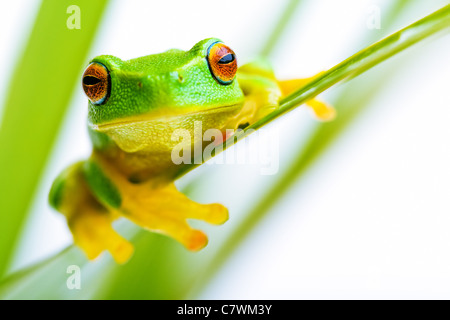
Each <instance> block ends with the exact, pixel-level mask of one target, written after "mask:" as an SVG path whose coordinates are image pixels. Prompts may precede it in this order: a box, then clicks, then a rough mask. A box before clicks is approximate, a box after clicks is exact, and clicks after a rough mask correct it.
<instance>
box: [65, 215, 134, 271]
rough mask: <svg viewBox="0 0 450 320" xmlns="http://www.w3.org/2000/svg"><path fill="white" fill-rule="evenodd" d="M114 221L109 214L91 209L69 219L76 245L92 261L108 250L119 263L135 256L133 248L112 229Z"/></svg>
mask: <svg viewBox="0 0 450 320" xmlns="http://www.w3.org/2000/svg"><path fill="white" fill-rule="evenodd" d="M112 220H113V219H111V214H110V213H109V212H106V211H104V212H101V211H98V210H92V209H91V208H87V210H83V211H80V213H79V214H75V215H73V216H72V217H71V218H70V219H68V224H69V228H70V231H71V232H72V235H73V239H74V242H75V244H77V245H78V246H79V247H80V248H81V249H82V250H83V251H84V252H85V253H86V256H87V257H88V258H89V259H90V260H92V259H95V258H96V257H98V256H99V255H100V254H101V253H102V252H103V251H104V250H108V251H109V252H110V253H111V255H112V257H113V258H114V260H115V261H116V262H117V263H125V262H127V261H128V260H129V259H130V257H131V255H132V254H133V250H134V249H133V246H132V245H131V243H129V242H128V241H127V240H125V239H124V238H122V237H121V236H120V235H119V234H118V233H117V232H116V231H115V230H114V229H113V228H112V225H111V223H112Z"/></svg>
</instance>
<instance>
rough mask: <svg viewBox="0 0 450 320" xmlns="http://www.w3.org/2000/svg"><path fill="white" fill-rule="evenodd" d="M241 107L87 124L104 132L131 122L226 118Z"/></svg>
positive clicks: (236, 105)
mask: <svg viewBox="0 0 450 320" xmlns="http://www.w3.org/2000/svg"><path fill="white" fill-rule="evenodd" d="M241 108H242V103H239V104H233V105H228V106H220V107H216V108H211V109H207V110H200V111H199V110H196V111H187V112H184V113H175V112H174V113H168V112H167V111H165V112H161V113H157V112H151V113H148V114H143V115H138V116H131V117H125V118H122V119H120V120H113V121H109V122H104V123H101V124H92V123H90V124H89V126H90V127H91V129H93V130H96V131H100V132H105V131H109V130H111V129H115V128H120V127H128V126H130V125H133V124H139V123H146V122H155V123H166V124H170V123H180V124H182V123H184V122H187V121H189V119H196V121H203V120H209V118H211V117H222V118H228V117H229V116H233V113H237V112H238V111H239V110H240V109H241ZM217 129H221V128H217Z"/></svg>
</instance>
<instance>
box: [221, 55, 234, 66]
mask: <svg viewBox="0 0 450 320" xmlns="http://www.w3.org/2000/svg"><path fill="white" fill-rule="evenodd" d="M233 61H234V54H232V53H229V54H227V55H224V56H223V57H222V59H220V60H219V63H220V64H227V63H230V62H233Z"/></svg>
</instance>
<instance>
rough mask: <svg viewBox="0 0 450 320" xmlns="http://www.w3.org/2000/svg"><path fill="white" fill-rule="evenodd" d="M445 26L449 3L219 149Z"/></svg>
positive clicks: (448, 24) (284, 102) (370, 49)
mask: <svg viewBox="0 0 450 320" xmlns="http://www.w3.org/2000/svg"><path fill="white" fill-rule="evenodd" d="M448 29H450V5H447V6H445V7H443V8H441V9H440V10H438V11H436V12H434V13H432V14H430V15H428V16H426V17H425V18H423V19H421V20H419V21H417V22H415V23H413V24H411V25H409V26H408V27H406V28H404V29H402V30H400V31H397V32H395V33H394V34H392V35H390V36H388V37H386V38H384V39H383V40H380V41H378V42H376V43H375V44H373V45H371V46H369V47H368V48H365V49H363V50H361V51H359V52H358V53H356V54H354V55H353V56H351V57H350V58H348V59H346V60H344V61H343V62H341V63H339V64H338V65H336V66H334V67H333V68H331V69H329V70H328V71H325V72H324V73H322V74H321V75H320V76H318V77H317V78H315V79H314V80H312V81H311V82H309V83H308V84H306V85H305V86H304V87H302V88H300V89H299V90H297V91H296V92H294V93H292V94H291V95H289V96H287V97H286V98H284V99H283V100H282V101H281V102H280V107H279V108H278V109H277V110H275V111H273V112H272V113H270V114H268V115H267V116H266V117H264V118H262V119H261V120H259V121H257V122H256V123H254V124H252V125H251V126H249V127H247V129H246V130H240V131H237V132H236V133H235V134H234V135H233V136H231V137H230V138H228V140H227V141H225V142H224V143H223V146H222V150H225V149H226V148H227V147H229V146H231V145H233V144H234V143H236V142H237V141H240V140H242V139H243V138H245V137H246V136H248V135H249V134H250V133H252V132H254V130H257V129H259V128H261V127H263V126H264V125H266V124H268V123H269V122H271V121H273V120H275V119H276V118H278V117H280V116H282V115H283V114H285V113H287V112H289V111H291V110H292V109H294V108H296V107H298V106H300V105H302V104H303V103H305V102H306V101H308V100H311V99H312V98H314V97H315V96H317V95H318V94H320V93H322V92H323V91H325V90H326V89H328V88H330V87H331V86H333V85H335V84H337V83H339V82H341V81H344V80H349V79H352V78H354V77H356V76H358V75H359V74H361V73H363V72H365V71H367V70H369V69H370V68H372V67H374V66H375V65H377V64H379V63H380V62H382V61H384V60H386V59H388V58H390V57H392V56H393V55H395V54H396V53H398V52H400V51H402V50H404V49H406V48H408V47H410V46H412V45H413V44H415V43H417V42H419V41H420V40H423V39H425V38H428V37H430V36H431V35H434V34H436V33H438V32H443V31H444V30H448ZM230 141H231V143H230ZM207 160H209V158H206V159H203V161H207ZM194 163H197V161H194ZM197 166H199V165H198V164H191V165H187V166H185V167H183V168H182V169H180V171H178V172H177V173H176V176H175V178H180V177H181V176H183V175H184V174H186V173H187V172H189V171H191V170H192V169H194V168H196V167H197Z"/></svg>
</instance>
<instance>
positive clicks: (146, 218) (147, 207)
mask: <svg viewBox="0 0 450 320" xmlns="http://www.w3.org/2000/svg"><path fill="white" fill-rule="evenodd" d="M85 172H86V173H85V174H86V179H87V181H88V184H89V186H90V187H91V189H92V190H95V191H94V193H95V195H96V197H97V198H98V199H99V200H100V201H101V202H102V204H104V205H105V206H106V207H108V209H109V210H110V211H111V212H114V213H116V214H118V215H121V216H123V217H125V218H127V219H129V220H131V221H133V222H135V223H136V224H138V225H140V226H142V227H144V228H146V229H148V230H151V231H154V232H159V233H162V234H165V235H168V236H170V237H172V238H174V239H176V240H177V241H179V242H180V243H182V244H183V245H184V246H185V247H186V248H187V249H189V250H192V251H196V250H199V249H201V248H203V247H204V246H205V245H206V244H207V242H208V239H207V237H206V235H205V234H204V233H203V232H202V231H199V230H195V229H193V228H191V227H190V226H189V224H188V223H187V221H186V220H187V219H199V220H203V221H206V222H208V223H212V224H222V223H224V222H225V221H226V220H228V210H227V209H226V208H225V207H224V206H222V205H220V204H199V203H196V202H194V201H192V200H190V199H189V198H187V197H186V196H185V195H184V194H182V193H180V192H179V191H178V190H177V189H176V188H175V185H174V184H173V182H169V181H168V182H167V183H158V184H152V183H153V182H152V181H148V182H145V183H137V184H136V183H132V182H130V181H129V180H128V179H127V178H126V177H125V176H124V175H123V174H122V173H121V172H119V171H118V170H117V169H116V167H115V166H114V165H112V164H110V163H109V162H108V161H107V160H105V159H104V158H103V157H102V156H101V155H99V154H96V153H95V152H94V154H93V155H92V157H91V159H90V160H89V161H88V162H87V163H86V166H85Z"/></svg>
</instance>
